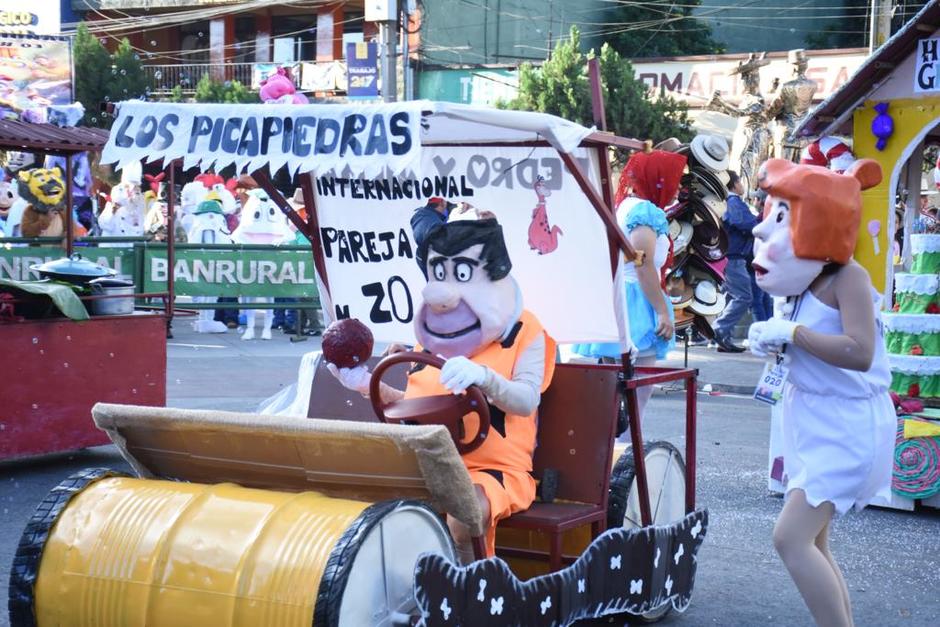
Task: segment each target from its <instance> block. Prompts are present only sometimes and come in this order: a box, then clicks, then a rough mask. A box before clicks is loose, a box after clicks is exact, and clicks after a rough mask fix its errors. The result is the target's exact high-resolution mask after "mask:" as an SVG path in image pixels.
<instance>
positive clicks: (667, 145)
mask: <svg viewBox="0 0 940 627" xmlns="http://www.w3.org/2000/svg"><path fill="white" fill-rule="evenodd" d="M680 148H682V142H680V141H679V140H678V139H677V138H675V137H670V138H669V139H664V140H663V141H661V142H659V143H658V144H656V145H655V146H653V150H664V151H666V152H678V151H679V149H680Z"/></svg>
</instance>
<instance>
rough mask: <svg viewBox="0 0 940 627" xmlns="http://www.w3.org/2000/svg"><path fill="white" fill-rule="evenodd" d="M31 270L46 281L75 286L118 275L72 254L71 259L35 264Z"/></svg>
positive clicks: (76, 254) (78, 255)
mask: <svg viewBox="0 0 940 627" xmlns="http://www.w3.org/2000/svg"><path fill="white" fill-rule="evenodd" d="M29 269H30V270H35V271H36V272H38V273H39V276H41V277H43V278H45V279H52V280H53V281H66V282H68V283H74V284H75V285H85V284H87V283H88V282H89V281H91V280H92V279H97V278H99V277H110V276H114V275H115V274H117V272H116V271H115V270H112V269H111V268H106V267H104V266H100V265H98V264H97V263H94V262H93V261H89V260H87V259H85V258H83V257H82V256H81V255H80V254H78V253H74V254H72V256H71V257H64V258H62V259H56V260H55V261H47V262H46V263H39V264H33V265H31V266H30V267H29Z"/></svg>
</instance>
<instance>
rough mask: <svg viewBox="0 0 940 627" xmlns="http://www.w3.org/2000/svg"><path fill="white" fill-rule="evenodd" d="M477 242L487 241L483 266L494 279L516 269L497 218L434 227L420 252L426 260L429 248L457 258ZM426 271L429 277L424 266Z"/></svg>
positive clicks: (426, 271)
mask: <svg viewBox="0 0 940 627" xmlns="http://www.w3.org/2000/svg"><path fill="white" fill-rule="evenodd" d="M477 244H483V252H482V253H481V254H480V261H482V262H483V269H484V270H485V271H486V274H487V276H489V278H490V280H491V281H498V280H500V279H502V278H505V277H506V275H508V274H509V271H510V270H512V262H511V261H510V260H509V251H508V250H506V240H505V239H504V238H503V227H501V226H500V225H499V222H497V221H496V220H495V219H493V218H489V219H487V220H457V221H456V222H448V223H446V224H441V225H438V226H436V227H434V228H433V229H431V231H430V232H429V233H428V236H427V238H426V239H425V240H424V242H422V243H421V244H420V245H419V248H418V251H419V253H420V254H421V256H422V257H423V258H424V259H427V258H428V256H429V255H428V251H429V250H433V251H435V252H437V253H439V254H441V255H445V256H447V257H453V256H454V255H456V254H457V253H459V252H460V251H462V250H467V249H468V248H470V247H471V246H475V245H477ZM422 271H424V276H425V277H427V273H428V270H427V267H424V268H422Z"/></svg>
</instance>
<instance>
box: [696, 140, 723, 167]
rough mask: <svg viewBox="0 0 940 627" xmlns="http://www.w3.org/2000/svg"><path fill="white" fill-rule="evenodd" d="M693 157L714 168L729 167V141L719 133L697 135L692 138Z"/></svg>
mask: <svg viewBox="0 0 940 627" xmlns="http://www.w3.org/2000/svg"><path fill="white" fill-rule="evenodd" d="M691 150H692V157H693V158H694V159H695V161H697V162H698V163H700V164H701V165H703V166H705V167H707V168H711V169H712V170H727V169H728V152H729V149H728V142H726V141H725V140H724V138H722V137H719V136H718V135H696V136H695V139H693V140H692V146H691Z"/></svg>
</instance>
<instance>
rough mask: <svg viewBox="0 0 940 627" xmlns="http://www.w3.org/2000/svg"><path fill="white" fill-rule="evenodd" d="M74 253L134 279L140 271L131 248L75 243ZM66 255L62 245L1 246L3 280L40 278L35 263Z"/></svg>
mask: <svg viewBox="0 0 940 627" xmlns="http://www.w3.org/2000/svg"><path fill="white" fill-rule="evenodd" d="M75 252H76V253H77V254H79V255H81V256H82V257H84V258H85V259H88V260H89V261H93V262H95V263H97V264H101V265H102V266H107V267H109V268H113V269H114V270H116V271H117V273H118V274H119V275H123V276H125V277H128V278H133V277H134V275H135V273H136V272H137V268H136V264H135V263H134V250H133V249H132V248H85V247H82V246H76V247H75ZM63 257H65V251H63V250H62V249H61V248H39V247H27V246H23V247H15V248H13V247H11V248H3V247H0V279H13V280H14V281H38V280H39V279H41V278H42V277H40V276H39V273H38V272H36V271H35V270H30V269H29V267H30V266H32V265H36V264H40V263H45V262H47V261H54V260H56V259H62V258H63Z"/></svg>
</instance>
